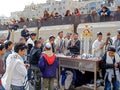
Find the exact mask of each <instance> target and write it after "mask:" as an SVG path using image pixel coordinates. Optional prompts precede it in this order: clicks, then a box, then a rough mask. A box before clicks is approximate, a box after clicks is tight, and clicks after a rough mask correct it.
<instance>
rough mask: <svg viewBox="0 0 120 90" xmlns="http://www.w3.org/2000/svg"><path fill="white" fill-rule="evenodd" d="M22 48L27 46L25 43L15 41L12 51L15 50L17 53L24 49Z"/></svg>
mask: <svg viewBox="0 0 120 90" xmlns="http://www.w3.org/2000/svg"><path fill="white" fill-rule="evenodd" d="M24 49H27V46H26V45H25V44H23V43H17V44H16V45H15V47H14V51H15V52H16V53H18V52H19V50H21V51H22V50H24Z"/></svg>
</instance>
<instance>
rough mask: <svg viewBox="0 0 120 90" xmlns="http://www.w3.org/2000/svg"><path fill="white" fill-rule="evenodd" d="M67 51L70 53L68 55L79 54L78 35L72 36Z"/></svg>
mask: <svg viewBox="0 0 120 90" xmlns="http://www.w3.org/2000/svg"><path fill="white" fill-rule="evenodd" d="M67 49H68V50H69V51H70V54H74V55H79V54H80V40H79V39H78V33H74V34H73V39H72V40H71V41H70V42H69V43H68V47H67Z"/></svg>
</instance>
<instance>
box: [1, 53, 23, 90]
mask: <svg viewBox="0 0 120 90" xmlns="http://www.w3.org/2000/svg"><path fill="white" fill-rule="evenodd" d="M16 56H17V59H16ZM18 63H21V64H24V63H23V61H22V60H21V57H20V56H18V54H17V53H14V54H10V55H9V56H8V58H7V60H6V72H5V74H4V75H3V77H2V79H1V81H2V85H3V87H4V88H5V90H11V83H12V73H13V71H14V68H15V67H16V65H17V64H18Z"/></svg>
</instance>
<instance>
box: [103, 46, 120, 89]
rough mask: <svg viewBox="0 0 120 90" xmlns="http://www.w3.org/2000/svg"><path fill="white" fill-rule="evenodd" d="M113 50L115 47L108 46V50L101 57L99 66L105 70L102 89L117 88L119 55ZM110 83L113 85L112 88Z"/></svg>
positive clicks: (119, 79)
mask: <svg viewBox="0 0 120 90" xmlns="http://www.w3.org/2000/svg"><path fill="white" fill-rule="evenodd" d="M115 51H116V50H115V47H114V46H110V47H109V48H108V51H107V52H106V53H105V54H104V56H103V57H102V61H101V62H102V63H101V68H102V69H105V70H106V71H105V72H106V74H105V89H104V90H119V82H120V73H119V68H120V57H119V55H118V54H117V53H116V52H115ZM111 84H112V85H113V89H112V88H111V86H112V85H111Z"/></svg>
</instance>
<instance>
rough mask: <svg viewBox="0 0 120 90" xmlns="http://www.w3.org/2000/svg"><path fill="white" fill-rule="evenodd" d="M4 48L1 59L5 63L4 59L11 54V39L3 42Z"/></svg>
mask: <svg viewBox="0 0 120 90" xmlns="http://www.w3.org/2000/svg"><path fill="white" fill-rule="evenodd" d="M5 48H6V52H5V54H4V56H3V60H4V61H5V63H6V59H7V57H8V55H10V54H12V49H13V43H12V42H11V41H7V42H6V43H5Z"/></svg>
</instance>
